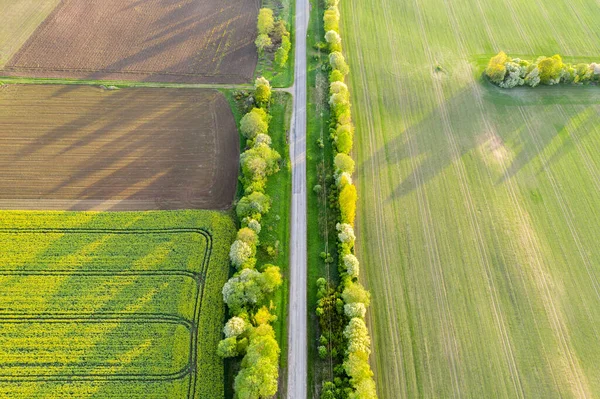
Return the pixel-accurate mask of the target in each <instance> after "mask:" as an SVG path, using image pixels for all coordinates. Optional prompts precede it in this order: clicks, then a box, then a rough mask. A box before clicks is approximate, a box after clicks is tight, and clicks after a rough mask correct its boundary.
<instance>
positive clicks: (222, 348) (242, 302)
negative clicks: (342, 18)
mask: <svg viewBox="0 0 600 399" xmlns="http://www.w3.org/2000/svg"><path fill="white" fill-rule="evenodd" d="M260 15H261V16H262V17H261V16H259V23H260V24H262V25H263V26H264V27H267V28H268V27H269V26H270V22H269V20H268V17H269V15H271V17H272V13H268V12H262V10H261V14H260ZM261 18H262V19H261ZM265 29H266V28H265ZM274 30H277V25H275V29H274ZM263 31H264V30H263ZM254 102H255V106H256V107H255V108H253V109H252V110H251V111H250V112H249V113H248V114H246V115H245V116H244V117H243V118H242V119H241V121H240V131H241V133H242V135H244V137H246V138H247V141H246V150H245V151H244V152H243V153H242V154H241V156H240V164H241V170H240V182H241V183H242V188H243V193H244V196H243V197H242V198H240V200H239V201H238V203H237V205H236V208H235V210H236V215H237V217H238V220H239V223H240V229H239V230H238V233H237V237H236V240H235V241H234V242H233V244H232V245H231V248H230V252H229V257H230V261H231V264H232V265H233V266H234V267H235V268H236V270H237V272H236V273H235V274H234V275H233V276H232V277H231V278H230V279H229V280H228V281H227V283H225V285H224V286H223V289H222V294H223V301H224V302H225V303H226V304H227V307H228V309H229V315H230V316H231V318H230V319H229V321H228V322H227V323H226V324H225V328H224V329H223V333H224V335H225V338H224V339H223V340H221V342H220V343H219V345H218V350H217V353H218V354H219V355H220V356H221V357H224V358H227V357H238V356H243V359H242V361H241V370H240V372H239V373H238V375H237V376H236V377H235V381H234V390H235V395H236V398H239V399H256V398H269V397H272V396H273V395H275V393H276V392H277V381H278V378H279V366H278V364H279V345H278V343H277V340H276V339H275V333H274V331H273V328H272V327H271V325H270V323H272V322H274V321H275V320H276V316H274V315H273V314H271V311H272V310H273V309H274V307H273V304H272V297H273V293H274V292H275V291H276V290H277V289H278V288H279V287H280V286H281V284H282V275H281V271H280V269H279V267H278V266H275V265H271V264H262V265H257V259H256V250H257V248H258V246H259V244H260V233H261V230H262V226H261V224H260V222H261V220H262V218H263V216H264V215H265V214H267V213H268V212H269V210H270V209H271V204H272V201H271V198H270V197H269V196H268V195H267V194H265V186H266V184H267V179H268V177H269V176H272V175H273V174H275V173H277V172H278V171H279V168H280V167H279V164H280V162H281V156H280V154H279V153H278V152H277V151H275V150H274V149H273V148H271V138H270V136H269V135H268V134H267V133H268V130H269V129H268V123H269V121H270V120H271V115H270V114H269V107H270V103H271V86H270V84H269V82H268V81H267V80H266V79H264V78H262V77H261V78H258V79H256V82H255V91H254ZM251 122H252V123H251ZM253 126H258V127H260V130H259V129H256V128H252V127H253Z"/></svg>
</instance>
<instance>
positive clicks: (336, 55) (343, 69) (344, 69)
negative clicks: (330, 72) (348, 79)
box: [329, 51, 350, 76]
mask: <svg viewBox="0 0 600 399" xmlns="http://www.w3.org/2000/svg"><path fill="white" fill-rule="evenodd" d="M329 65H331V69H337V70H338V71H340V73H341V74H342V75H344V76H346V75H348V73H349V72H350V67H349V66H348V64H347V63H346V59H345V58H344V55H343V54H342V53H340V52H339V51H334V52H333V53H331V54H329Z"/></svg>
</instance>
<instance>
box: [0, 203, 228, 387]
mask: <svg viewBox="0 0 600 399" xmlns="http://www.w3.org/2000/svg"><path fill="white" fill-rule="evenodd" d="M0 221H1V223H0V225H1V226H0V241H1V242H2V243H3V244H2V246H1V248H0V257H1V258H2V264H1V265H0V284H1V286H2V290H0V363H1V364H2V368H1V369H0V397H2V398H66V397H77V398H123V399H124V398H127V399H131V398H167V397H168V398H186V399H188V398H189V399H198V398H202V399H204V398H215V399H222V398H223V395H224V386H223V384H224V380H223V361H222V360H221V359H220V358H219V357H218V356H217V355H216V347H217V343H218V342H219V340H220V339H221V328H222V326H223V322H224V305H223V302H222V297H221V288H222V286H223V284H224V282H225V281H226V280H227V277H228V272H229V266H228V248H229V244H230V243H231V242H232V241H233V237H234V225H233V222H232V220H231V218H230V217H229V216H226V215H225V214H222V213H218V212H209V211H176V212H126V213H83V212H81V213H75V212H46V213H44V212H0Z"/></svg>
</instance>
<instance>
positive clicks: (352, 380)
mask: <svg viewBox="0 0 600 399" xmlns="http://www.w3.org/2000/svg"><path fill="white" fill-rule="evenodd" d="M338 4H339V0H325V5H326V10H325V13H324V16H323V23H324V27H325V31H326V33H325V41H326V43H327V44H326V46H327V48H328V50H329V67H330V72H329V83H330V84H329V107H330V110H331V121H330V139H331V141H332V144H333V147H334V149H335V158H334V160H333V161H334V179H333V182H334V183H333V184H332V187H331V188H332V192H333V193H334V194H333V195H334V196H335V201H333V204H334V207H335V209H336V211H337V212H338V213H337V218H338V223H337V226H336V229H337V233H338V234H337V242H338V260H339V262H338V269H339V272H340V276H341V279H340V283H339V285H338V286H337V287H331V286H329V283H328V282H327V281H326V280H325V279H322V278H321V279H319V280H318V281H317V287H318V294H317V295H318V304H317V309H316V312H317V316H318V317H319V324H320V328H321V333H322V335H321V337H320V346H319V355H320V356H321V357H322V358H327V357H328V356H331V357H332V358H336V359H338V362H337V365H336V367H335V369H334V372H335V376H334V378H333V380H332V381H327V382H325V383H324V384H323V389H322V392H321V398H323V399H333V398H349V399H375V398H377V392H376V389H375V381H374V380H373V372H372V370H371V368H370V365H369V355H370V353H371V338H370V337H369V332H368V330H367V326H366V324H365V315H366V311H367V308H368V307H369V304H370V293H369V292H368V291H367V290H366V289H365V288H364V287H363V286H362V285H361V284H360V282H359V281H358V278H359V274H360V262H359V260H358V258H357V257H356V255H355V253H354V244H355V241H356V236H355V234H354V219H355V216H356V201H357V191H356V186H355V185H354V184H353V182H352V174H353V173H354V168H355V162H354V160H353V159H352V157H351V155H350V153H351V151H352V147H353V145H354V125H353V123H352V112H351V104H350V92H349V91H348V86H347V85H346V83H345V82H344V80H345V77H346V75H348V74H349V73H350V68H349V66H348V64H347V62H346V60H345V58H344V55H343V54H342V38H341V36H340V32H339V23H340V11H339V7H338Z"/></svg>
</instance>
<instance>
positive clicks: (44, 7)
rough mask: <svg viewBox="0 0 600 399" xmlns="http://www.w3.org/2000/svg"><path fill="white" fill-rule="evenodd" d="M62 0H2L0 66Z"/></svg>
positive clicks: (0, 9)
mask: <svg viewBox="0 0 600 399" xmlns="http://www.w3.org/2000/svg"><path fill="white" fill-rule="evenodd" d="M58 3H60V0H0V15H2V23H1V24H0V68H3V67H4V65H6V63H7V62H8V61H10V59H11V58H12V56H13V55H14V54H15V53H16V52H17V51H19V49H20V48H21V46H22V45H23V44H25V42H26V41H27V39H29V36H31V35H32V34H33V32H35V30H36V29H37V27H38V26H39V25H40V24H41V23H42V22H43V21H44V20H45V19H46V17H47V16H48V15H50V13H51V12H52V10H54V8H55V7H56V6H57V5H58Z"/></svg>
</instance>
